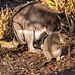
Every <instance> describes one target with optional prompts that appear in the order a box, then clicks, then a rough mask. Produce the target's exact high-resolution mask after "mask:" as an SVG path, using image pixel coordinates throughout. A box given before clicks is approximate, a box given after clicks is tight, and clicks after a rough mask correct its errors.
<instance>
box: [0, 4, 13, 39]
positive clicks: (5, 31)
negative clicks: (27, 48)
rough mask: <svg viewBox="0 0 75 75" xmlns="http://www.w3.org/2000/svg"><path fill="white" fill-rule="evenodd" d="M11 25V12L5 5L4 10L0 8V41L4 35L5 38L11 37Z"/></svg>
mask: <svg viewBox="0 0 75 75" xmlns="http://www.w3.org/2000/svg"><path fill="white" fill-rule="evenodd" d="M11 23H12V10H11V9H10V8H8V6H7V5H6V10H3V8H2V7H1V12H0V39H3V37H4V35H5V36H6V37H10V38H11V37H12V35H10V33H11V32H12V31H11Z"/></svg>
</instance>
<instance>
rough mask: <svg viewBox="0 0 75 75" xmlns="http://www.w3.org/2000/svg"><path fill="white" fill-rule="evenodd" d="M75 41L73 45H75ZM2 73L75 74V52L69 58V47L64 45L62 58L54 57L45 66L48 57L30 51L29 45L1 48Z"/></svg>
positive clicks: (31, 74)
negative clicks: (56, 58) (56, 59)
mask: <svg viewBox="0 0 75 75" xmlns="http://www.w3.org/2000/svg"><path fill="white" fill-rule="evenodd" d="M73 40H74V42H73V44H72V45H71V46H72V48H71V50H72V49H73V48H74V46H75V38H74V39H73ZM0 50H1V57H0V75H75V52H74V53H72V54H71V58H70V60H69V59H68V56H67V52H68V48H67V47H64V48H63V51H62V55H64V54H65V57H64V58H63V59H62V60H59V61H55V59H53V60H52V61H51V62H50V63H48V64H47V65H46V66H43V64H44V62H45V61H46V58H45V56H44V54H34V53H29V52H28V48H27V45H25V46H21V47H19V48H13V49H6V48H1V49H0Z"/></svg>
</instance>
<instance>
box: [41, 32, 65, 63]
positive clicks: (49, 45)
mask: <svg viewBox="0 0 75 75" xmlns="http://www.w3.org/2000/svg"><path fill="white" fill-rule="evenodd" d="M62 43H66V39H65V38H64V37H63V36H62V35H60V33H59V32H54V33H52V34H50V35H49V36H48V37H47V38H46V39H45V41H44V45H43V46H42V49H43V53H44V55H45V56H46V59H47V62H50V61H51V59H52V58H56V60H57V61H58V60H59V59H60V55H61V52H62V45H61V44H62Z"/></svg>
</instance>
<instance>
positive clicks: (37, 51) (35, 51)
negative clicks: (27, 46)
mask: <svg viewBox="0 0 75 75" xmlns="http://www.w3.org/2000/svg"><path fill="white" fill-rule="evenodd" d="M29 52H31V53H38V54H40V53H43V52H42V51H41V50H40V49H32V50H29Z"/></svg>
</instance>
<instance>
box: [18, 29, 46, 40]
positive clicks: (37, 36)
mask: <svg viewBox="0 0 75 75" xmlns="http://www.w3.org/2000/svg"><path fill="white" fill-rule="evenodd" d="M45 32H46V29H45V28H44V29H41V30H36V31H33V30H18V33H19V34H21V35H22V34H24V36H25V38H26V37H28V36H29V37H30V38H34V41H35V40H39V39H40V38H42V36H43V35H44V34H45Z"/></svg>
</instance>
